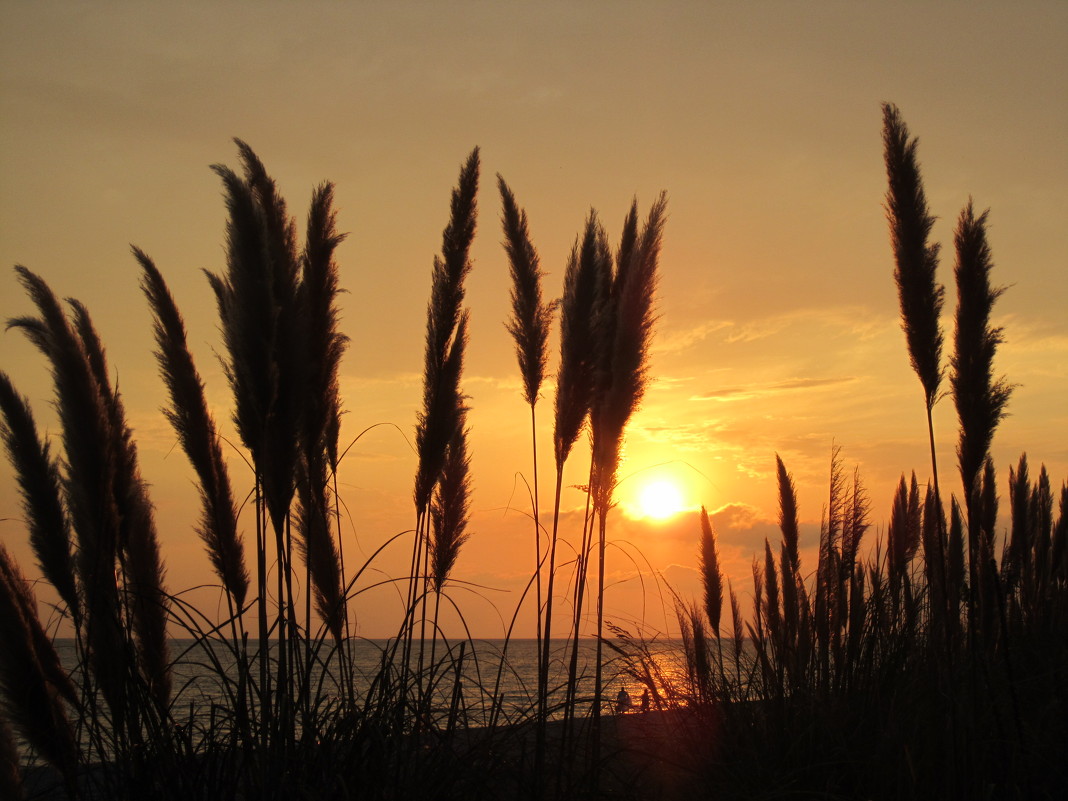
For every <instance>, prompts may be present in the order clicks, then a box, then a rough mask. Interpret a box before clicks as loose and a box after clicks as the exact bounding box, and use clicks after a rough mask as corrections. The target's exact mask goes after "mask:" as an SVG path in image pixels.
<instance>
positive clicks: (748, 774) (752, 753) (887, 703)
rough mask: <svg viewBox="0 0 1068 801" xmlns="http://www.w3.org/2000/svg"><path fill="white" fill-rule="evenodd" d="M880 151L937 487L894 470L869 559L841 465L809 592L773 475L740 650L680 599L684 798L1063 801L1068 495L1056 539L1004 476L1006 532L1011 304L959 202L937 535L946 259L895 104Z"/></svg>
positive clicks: (1050, 525)
mask: <svg viewBox="0 0 1068 801" xmlns="http://www.w3.org/2000/svg"><path fill="white" fill-rule="evenodd" d="M883 145H884V156H885V160H886V167H887V175H888V181H889V190H888V193H887V201H886V203H887V206H886V208H887V216H888V219H889V223H890V240H891V246H892V249H893V252H894V256H895V264H896V267H895V273H894V274H895V279H896V282H897V286H898V296H899V301H900V306H901V316H902V325H903V328H904V329H905V333H906V340H907V344H908V350H909V356H910V360H911V362H912V365H913V368H914V369H915V371H916V373H917V375H918V376H919V378H920V380H921V384H922V386H923V390H924V398H925V404H926V408H927V423H928V425H927V434H928V439H929V441H930V446H931V469H932V473H933V476H934V479H933V480H932V482H931V483H930V484H928V486H927V488H926V491H925V490H924V489H923V486H922V485H921V483H920V482H919V481H918V480H917V478H916V473H915V472H912V474H911V477H910V478H906V476H907V475H908V473H907V472H903V473H902V475H901V479H900V481H899V482H898V484H897V487H896V490H895V491H894V492H893V500H892V504H891V511H890V519H889V521H888V522H887V525H886V527H885V529H883V531H885V538H884V537H883V536H881V535H879V529H877V538H876V540H875V542H874V544H873V545H872V547H870V548H863V547H861V546H862V542H863V540H864V538H865V536H866V534H867V532H868V531H869V530H870V528H871V526H872V521H871V519H870V511H869V509H870V503H869V498H868V491H867V489H866V487H865V486H864V484H863V482H862V481H861V479H860V474H859V471H854V473H853V476H852V479H850V477H849V475H848V473H847V471H846V470H845V468H844V465H843V463H842V458H841V454H840V450H839V449H838V448H837V447H835V448H834V449H833V450H832V457H831V472H830V481H829V493H828V496H827V500H826V502H825V506H824V510H823V514H822V517H821V523H820V530H819V531H820V533H819V549H818V561H817V565H816V567H815V569H814V571H813V572H812V573H810V574H808V575H806V574H804V573H802V572H801V570H800V560H799V557H798V534H799V525H798V515H797V509H798V504H797V494H796V490H795V488H794V486H793V482H792V480H791V477H790V475H789V473H788V472H787V470H786V467H785V465H784V463H783V461H782V459H781V458H779V457H778V456H777V457H776V463H775V472H776V475H777V478H778V485H779V502H780V515H779V523H780V529H781V532H782V536H783V540H782V543H781V547H780V553H779V559H778V561H777V562H776V559H775V553H774V551H773V549H772V546H771V544H770V543H769V542H768V541H765V543H764V549H763V554H762V555H760V556H759V557H758V558H756V559H754V562H753V602H752V612H751V617H750V619H749V621H748V622H744V623H743V621H742V620H741V617H740V613H739V609H738V604H737V600H736V597H735V595H734V593H733V590H732V591H731V602H732V606H731V608H732V617H733V618H734V621H735V622H734V629H735V632H737V631H738V630H739V628H740V627H741V626H743V625H744V627H745V633H746V638H745V640H744V642H743V641H742V640H739V639H738V635H737V633H736V634H735V637H734V646H735V647H734V648H733V649H724V648H723V647H722V646H721V645H720V643H719V639H720V637H719V631H718V625H719V623H718V621H719V614H720V610H719V608H718V605H716V604H715V603H711V604H709V603H706V605H705V606H706V609H705V615H704V618H703V619H702V617H701V616H700V615H699V614H698V613H697V607H696V606H690V605H687V604H686V603H685V602H684V601H681V602H680V614H679V618H680V627H681V629H682V633H683V651H684V655H685V659H686V665H687V670H686V673H685V675H686V677H687V680H686V683H685V684H684V685H682V686H680V685H675V686H674V687H673V691H674V693H675V694H676V695H677V697H678V698H680V699H682V701H681V702H682V704H684V705H685V707H686V708H687V709H688V717H687V719H688V720H689V721H690V723H689V724H688V725H689V728H688V729H686V731H687V732H688V736H683V737H682V738H680V742H687V743H689V745H688V747H687V749H686V750H685V753H684V755H683V756H682V757H681V759H682V760H689V761H691V762H692V764H694V765H696V766H700V767H697V768H695V769H694V770H693V771H692V772H691V774H690V776H691V779H692V780H693V785H692V786H691V789H693V790H694V791H699V792H705V793H711V794H715V795H716V796H717V797H738V798H750V797H758V796H759V797H768V796H771V795H783V796H786V795H790V796H798V797H800V796H805V797H809V796H811V797H865V798H888V799H889V798H895V799H896V798H921V797H931V796H934V795H937V796H938V797H943V798H962V799H963V798H978V797H1019V798H1053V797H1056V796H1057V794H1058V793H1059V792H1060V789H1059V788H1061V787H1063V786H1064V782H1065V781H1066V779H1068V777H1066V775H1065V771H1064V768H1063V760H1062V759H1061V758H1060V753H1061V752H1063V749H1064V747H1065V743H1068V726H1065V724H1064V720H1065V719H1068V718H1066V717H1065V712H1066V711H1068V693H1065V691H1064V686H1065V684H1064V683H1065V680H1066V679H1068V652H1066V650H1065V642H1064V638H1063V637H1060V636H1057V635H1053V636H1051V633H1052V632H1053V631H1057V630H1058V629H1056V628H1051V627H1056V626H1058V625H1060V626H1061V630H1063V622H1064V620H1065V617H1064V614H1065V613H1064V609H1065V605H1066V603H1068V596H1066V595H1065V584H1064V583H1062V582H1061V580H1060V579H1059V578H1058V577H1059V576H1063V575H1064V567H1063V564H1064V555H1063V553H1062V552H1061V551H1060V550H1059V546H1058V545H1057V543H1058V542H1063V536H1062V535H1063V531H1064V530H1065V529H1064V526H1065V525H1066V524H1065V523H1064V519H1065V514H1066V509H1068V500H1066V498H1068V490H1066V489H1063V488H1062V490H1061V495H1060V506H1059V510H1060V518H1059V520H1057V521H1056V522H1055V519H1054V518H1055V514H1054V512H1055V506H1056V498H1055V493H1054V491H1053V484H1052V482H1051V480H1050V477H1049V476H1048V474H1047V473H1046V472H1045V470H1044V468H1042V469H1040V470H1039V471H1038V475H1037V477H1034V476H1033V473H1032V469H1031V466H1030V464H1029V462H1028V459H1027V457H1026V454H1025V455H1024V456H1022V457H1021V458H1020V460H1019V462H1018V463H1017V464H1016V465H1015V466H1013V467H1010V469H1009V480H1008V483H1007V489H1008V498H1009V512H1010V521H1011V524H1010V528H1009V531H1008V533H1007V535H1006V536H1004V537H1002V536H1001V535H1000V533H999V530H998V519H999V518H998V512H999V508H1000V507H1002V506H1003V504H1002V503H1001V501H1000V497H999V495H1000V494H999V489H1000V487H999V482H998V480H997V474H996V470H995V466H994V463H993V461H992V459H991V457H990V446H991V441H992V438H993V435H994V432H995V430H996V427H997V425H998V422H999V421H1000V420H1001V418H1002V417H1003V416H1004V414H1005V412H1006V408H1007V403H1008V400H1009V398H1010V395H1011V392H1012V389H1013V386H1012V385H1011V384H1009V383H1008V382H1007V380H1006V379H1004V378H1001V379H995V378H994V372H993V358H994V355H995V351H996V348H997V345H999V344H1001V342H1002V341H1003V333H1002V331H1001V329H999V328H996V327H993V326H992V325H991V323H990V318H991V314H992V309H993V304H994V302H995V300H996V299H997V297H998V296H999V295H1000V292H1001V290H998V289H993V288H991V285H990V273H991V270H992V261H991V257H990V249H989V245H988V244H987V240H986V220H987V216H986V213H983V214H981V215H976V213H975V212H974V210H973V208H972V204H971V202H969V203H968V204H967V205H966V206H965V208H964V210H963V212H961V215H960V217H959V220H958V223H957V230H956V235H955V245H956V255H957V263H956V268H955V277H956V282H957V290H958V301H957V310H956V331H955V336H954V353H953V356H952V358H951V359H950V366H951V368H952V371H951V373H950V382H951V385H952V394H953V397H954V402H955V404H956V407H957V413H958V418H959V424H960V425H959V439H958V446H957V455H958V462H959V467H960V473H961V478H962V484H963V493H962V499H961V501H960V502H958V501H957V500H956V499H951V502H950V506H949V519H948V521H947V515H946V510H945V509H944V508H943V505H942V501H941V498H940V495H939V489H938V484H937V465H936V463H935V458H934V453H935V446H936V441H935V437H934V426H933V422H932V421H933V416H932V410H933V407H934V405H935V403H936V402H937V400H938V399H939V397H940V389H939V387H940V383H941V379H942V377H943V368H942V366H941V348H942V334H941V329H940V320H939V318H940V312H941V307H942V297H943V290H942V287H941V286H939V285H938V283H937V282H936V280H935V268H936V266H937V257H938V245H937V243H930V242H928V238H929V234H930V231H931V227H932V224H933V221H934V217H933V216H931V214H930V212H929V211H928V209H927V203H926V199H925V196H924V192H923V187H922V183H921V180H920V175H919V167H918V162H917V160H916V140H915V139H912V138H910V136H909V133H908V129H907V127H906V126H905V124H904V121H903V120H902V118H901V115H900V113H899V112H898V110H897V108H896V107H894V106H891V105H884V106H883ZM1064 486H1066V487H1068V484H1065V485H1064ZM710 530H711V525H710V523H709V522H708V521H706V519H705V518H704V517H702V520H701V526H700V530H699V542H700V543H701V546H700V553H701V556H700V558H699V561H698V567H699V569H700V572H701V575H702V577H703V580H704V582H705V587H704V590H705V597H706V599H707V598H708V596H709V594H710V588H714V587H716V586H719V581H720V578H719V577H718V576H717V572H718V571H717V569H716V568H715V567H710V565H714V564H715V562H714V560H713V559H711V558H710V556H709V553H710V549H709V543H710V537H709V531H710ZM999 541H1000V542H999ZM712 552H713V553H714V549H713V550H712ZM921 553H922V555H923V558H922V563H921V560H920V558H919V556H920V554H921ZM999 554H1000V559H999ZM999 562H1000V563H999ZM706 629H707V630H709V631H711V632H712V633H713V634H714V635H715V636H714V638H708V637H706V636H705V631H706ZM713 640H714V641H713ZM725 651H726V652H727V654H728V658H727V659H726V660H723V659H722V658H720V659H719V660H717V657H718V656H720V655H722V654H723V653H724V652H725ZM707 732H712V734H704V736H701V734H700V733H707Z"/></svg>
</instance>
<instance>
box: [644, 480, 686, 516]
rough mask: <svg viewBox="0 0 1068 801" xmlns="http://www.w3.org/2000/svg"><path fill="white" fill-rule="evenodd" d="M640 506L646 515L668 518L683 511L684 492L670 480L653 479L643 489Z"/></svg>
mask: <svg viewBox="0 0 1068 801" xmlns="http://www.w3.org/2000/svg"><path fill="white" fill-rule="evenodd" d="M638 506H639V508H640V509H641V511H642V514H643V515H645V516H646V517H651V518H653V519H654V520H666V519H667V518H669V517H671V516H673V515H676V514H678V513H679V512H681V511H682V508H683V500H682V493H681V492H679V488H678V487H677V486H675V485H674V484H672V483H671V482H670V481H653V482H651V483H650V484H647V485H646V486H645V487H644V488H643V489H642V491H641V495H640V496H639V498H638Z"/></svg>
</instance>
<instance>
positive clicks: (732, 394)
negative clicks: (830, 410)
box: [690, 376, 857, 401]
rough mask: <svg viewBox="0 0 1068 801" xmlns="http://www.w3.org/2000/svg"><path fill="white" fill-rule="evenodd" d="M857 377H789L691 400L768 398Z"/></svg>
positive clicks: (832, 384) (719, 390)
mask: <svg viewBox="0 0 1068 801" xmlns="http://www.w3.org/2000/svg"><path fill="white" fill-rule="evenodd" d="M856 380H857V379H856V378H855V377H853V376H837V377H834V376H832V377H827V378H788V379H784V380H782V381H773V382H770V383H765V384H751V385H749V386H737V387H724V388H722V389H717V390H713V391H712V392H706V393H704V394H702V395H693V396H691V397H690V400H691V401H735V400H752V399H753V398H766V397H769V396H773V395H779V394H782V393H785V392H796V391H799V390H808V389H822V388H824V387H832V386H841V385H843V384H851V383H853V382H855V381H856Z"/></svg>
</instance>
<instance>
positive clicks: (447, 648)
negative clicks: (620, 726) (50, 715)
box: [55, 638, 683, 725]
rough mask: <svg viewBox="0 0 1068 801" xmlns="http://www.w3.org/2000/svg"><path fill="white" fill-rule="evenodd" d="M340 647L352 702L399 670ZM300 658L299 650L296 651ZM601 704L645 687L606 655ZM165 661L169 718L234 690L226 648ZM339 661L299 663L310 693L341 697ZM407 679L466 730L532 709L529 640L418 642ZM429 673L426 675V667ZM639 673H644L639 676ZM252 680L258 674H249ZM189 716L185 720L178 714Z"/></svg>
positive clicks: (386, 648) (561, 676)
mask: <svg viewBox="0 0 1068 801" xmlns="http://www.w3.org/2000/svg"><path fill="white" fill-rule="evenodd" d="M55 645H56V650H57V652H58V654H59V657H60V660H61V662H62V663H63V665H64V666H65V667H66V668H67V669H68V670H69V671H70V672H71V673H72V675H74V676H75V683H76V684H78V683H79V682H78V680H77V679H78V676H79V669H78V651H77V648H76V643H75V641H74V640H73V639H57V640H56V641H55ZM344 647H345V648H346V649H347V650H348V652H349V654H350V656H351V663H352V667H353V678H352V686H353V689H354V695H355V696H356V697H357V698H363V697H364V696H365V695H366V694H367V692H368V690H369V689H370V688H371V687H372V685H373V684H374V682H375V680H376V678H377V677H379V675H380V674H381V673H382V671H383V665H384V664H388V665H391V666H392V672H393V674H394V675H397V674H398V673H399V666H400V665H401V664H402V662H403V660H402V656H401V651H400V648H399V647H398V645H397V641H396V640H369V639H357V638H353V639H350V640H347V641H346V642H345V644H344ZM298 652H299V653H303V649H302V648H298ZM571 652H572V646H571V643H570V642H569V641H567V640H562V639H561V640H553V641H552V650H551V653H550V678H549V688H550V707H554V706H555V705H556V704H555V703H554V702H562V701H563V698H564V691H565V687H566V681H567V675H568V665H569V663H570V660H571V656H572V653H571ZM603 652H604V655H603V660H604V665H605V667H604V672H603V682H604V690H603V693H602V697H603V698H604V699H606V701H605V703H608V702H611V703H613V704H614V703H615V699H616V698H617V695H618V693H619V691H620V689H624V690H626V693H627V694H628V695H629V696H630V697H631V698H632V699H633V701H634V703H636V704H637V703H638V702H639V699H640V697H641V695H642V691H643V689H644V684H645V682H643V681H639V679H638V678H637V677H635V676H634V675H628V671H627V664H626V663H625V661H624V660H623V659H621V658H620V656H619V655H618V654H617V653H615V652H614V651H613V650H612V649H611V648H608V647H605V648H604V649H603ZM257 656H258V654H257V652H256V650H255V647H254V646H252V645H251V644H250V646H249V658H250V659H252V660H255V659H256V658H257ZM649 657H650V659H647V662H650V663H651V664H652V665H653V667H652V672H656V671H658V670H659V671H660V672H661V673H662V675H663V676H664V677H667V678H668V679H669V680H675V679H678V678H679V677H680V676H681V673H682V671H683V667H682V663H681V642H679V641H677V640H664V641H660V642H657V643H654V644H653V645H652V646H650V647H649ZM170 658H171V661H172V687H173V690H172V693H173V706H174V709H175V712H174V713H173V714H174V715H175V717H176V718H177V717H179V716H180V713H179V710H183V709H184V710H189V708H190V707H192V709H193V712H194V714H195V713H196V710H197V709H198V708H199V709H205V708H208V707H211V706H218V707H226V706H229V705H230V703H231V701H230V696H231V694H232V693H233V692H234V691H235V689H236V679H237V670H236V665H237V663H238V651H237V649H235V648H234V647H233V645H232V642H231V641H230V640H224V639H215V640H191V639H176V640H171V641H170ZM270 658H271V660H272V666H273V665H274V664H275V660H276V659H277V647H276V645H275V646H273V647H272V649H271V657H270ZM595 659H596V642H595V641H594V640H593V639H592V638H591V639H587V640H583V641H581V642H580V643H579V649H578V653H577V660H576V671H577V676H578V683H577V694H578V696H579V697H580V698H592V695H593V675H594V664H595ZM339 663H340V660H339V656H338V654H337V653H336V651H335V650H334V646H333V645H332V643H324V644H322V645H321V646H320V647H319V648H318V649H314V648H313V649H312V658H311V659H310V660H309V661H308V664H310V671H309V670H305V669H304V665H305V661H304V659H303V657H301V672H302V673H304V674H306V675H307V676H309V677H310V686H311V687H312V688H313V690H312V692H313V693H318V694H320V695H321V696H323V697H330V696H331V695H335V694H336V693H338V692H340V689H339V688H340V687H341V686H343V685H342V678H341V673H340V671H339ZM409 664H410V665H411V668H412V671H413V672H419V671H418V666H419V665H420V664H421V665H422V666H423V675H427V676H432V677H433V682H432V683H433V685H434V686H435V688H436V691H437V693H438V695H439V696H440V700H441V701H442V702H443V703H448V702H451V700H452V699H453V698H454V697H455V696H456V695H457V693H459V698H460V701H461V707H462V709H463V710H464V714H465V716H466V719H467V722H468V723H470V724H471V725H483V724H484V723H485V722H486V721H485V720H484V719H482V717H483V716H484V715H486V714H488V713H489V711H490V710H491V709H492V707H493V705H494V704H496V707H497V714H498V715H499V716H503V720H504V721H505V722H506V721H508V720H513V719H522V718H523V717H524V716H527V715H529V714H530V713H531V711H532V710H533V709H534V708H535V704H536V690H537V641H536V640H533V639H513V640H466V641H462V642H457V641H450V642H443V641H441V640H439V641H438V642H437V643H436V644H432V643H431V642H430V641H426V642H425V643H422V648H420V642H419V641H416V642H415V644H414V646H413V650H412V654H411V656H410V658H409ZM432 664H433V665H434V666H435V667H434V669H433V670H432V671H431V669H430V666H431V665H432ZM638 672H639V673H640V672H642V671H640V670H639V671H638ZM250 673H251V675H252V676H253V677H254V678H255V677H258V675H259V673H258V667H256V666H255V665H254V666H253V668H252V670H251V671H250ZM182 714H184V715H188V714H189V712H188V711H187V712H185V713H182Z"/></svg>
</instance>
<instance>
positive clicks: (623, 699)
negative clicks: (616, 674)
mask: <svg viewBox="0 0 1068 801" xmlns="http://www.w3.org/2000/svg"><path fill="white" fill-rule="evenodd" d="M630 706H631V704H630V693H628V692H627V688H626V687H620V688H619V695H617V696H616V714H618V715H622V714H623V713H624V712H627V711H628V710H629V709H630Z"/></svg>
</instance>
